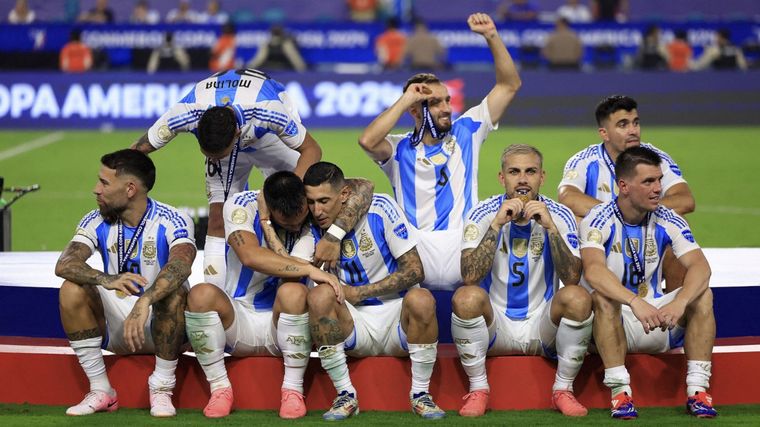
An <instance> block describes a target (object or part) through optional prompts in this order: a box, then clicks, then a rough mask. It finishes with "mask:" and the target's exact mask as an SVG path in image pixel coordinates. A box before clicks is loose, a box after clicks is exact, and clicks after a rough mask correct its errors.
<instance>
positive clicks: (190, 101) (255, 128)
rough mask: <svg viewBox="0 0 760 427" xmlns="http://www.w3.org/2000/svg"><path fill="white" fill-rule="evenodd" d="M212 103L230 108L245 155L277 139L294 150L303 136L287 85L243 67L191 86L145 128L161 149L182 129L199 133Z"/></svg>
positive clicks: (150, 138) (152, 141)
mask: <svg viewBox="0 0 760 427" xmlns="http://www.w3.org/2000/svg"><path fill="white" fill-rule="evenodd" d="M214 106H229V107H231V108H232V109H233V111H234V112H235V117H236V118H237V122H238V126H239V128H240V132H241V135H240V149H241V151H243V152H244V153H247V154H248V155H253V156H255V155H256V154H255V153H256V151H255V150H261V148H263V147H264V146H269V145H276V144H281V143H284V144H285V145H286V146H287V147H289V148H291V149H293V150H295V149H297V148H298V147H300V146H301V144H302V143H303V140H304V137H305V135H306V128H304V126H303V124H301V117H300V116H299V115H298V110H297V109H296V107H295V106H294V105H293V104H292V102H291V101H290V99H289V98H288V96H287V93H286V92H285V87H284V86H283V85H282V84H280V83H279V82H277V81H276V80H273V79H270V78H269V77H268V76H266V75H265V74H263V73H261V72H260V71H257V70H253V69H243V70H228V71H224V72H220V73H217V74H214V75H213V76H211V77H209V78H207V79H205V80H202V81H201V82H199V83H198V84H197V85H195V88H194V89H193V90H191V91H190V92H189V93H188V94H187V95H186V96H185V97H184V98H182V99H181V100H180V101H179V102H178V103H177V104H175V105H174V106H173V107H172V108H170V109H169V111H167V112H166V113H164V115H162V116H161V117H160V118H159V119H158V120H157V121H156V122H155V123H154V124H153V126H151V127H150V129H148V140H149V141H150V144H151V145H152V146H153V147H155V148H156V149H158V148H161V147H163V146H164V145H166V144H167V143H168V142H169V141H171V140H172V139H174V137H175V136H177V134H178V133H180V132H191V133H193V134H194V135H196V136H197V132H198V122H199V121H200V119H201V115H203V113H204V112H205V111H206V110H207V109H209V108H211V107H214ZM241 154H242V153H241ZM259 163H262V161H260V162H259ZM294 166H295V165H294Z"/></svg>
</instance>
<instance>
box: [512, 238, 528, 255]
mask: <svg viewBox="0 0 760 427" xmlns="http://www.w3.org/2000/svg"><path fill="white" fill-rule="evenodd" d="M512 253H513V254H514V255H515V256H516V257H518V258H522V257H524V256H525V254H527V253H528V239H512Z"/></svg>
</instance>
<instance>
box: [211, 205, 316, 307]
mask: <svg viewBox="0 0 760 427" xmlns="http://www.w3.org/2000/svg"><path fill="white" fill-rule="evenodd" d="M258 197H259V192H258V191H243V192H240V193H235V194H234V195H233V196H231V197H230V198H229V199H227V201H226V202H225V203H224V212H223V216H224V235H225V239H229V237H230V234H232V233H233V232H234V231H238V230H242V231H248V232H251V233H253V234H254V235H255V236H256V239H257V240H258V242H259V246H261V247H263V248H266V247H268V246H267V242H266V239H264V233H263V232H262V230H261V222H260V221H259V207H258V204H257V203H256V200H257V198H258ZM275 228H276V230H277V232H278V235H279V237H280V240H281V241H282V242H283V245H284V246H285V249H286V250H287V251H288V252H289V253H290V254H291V255H292V256H294V257H298V258H301V259H304V260H306V261H311V260H312V258H313V257H314V238H313V237H310V238H309V239H302V237H303V236H310V235H311V228H310V227H309V226H308V225H304V226H303V228H302V229H301V232H300V233H290V232H286V231H285V230H283V229H280V228H279V227H275ZM281 281H282V279H280V278H279V277H273V276H268V275H266V274H264V273H260V272H258V271H254V270H252V269H250V268H248V267H246V266H244V265H243V264H242V263H241V262H240V258H238V256H237V254H236V253H235V251H234V250H229V251H227V275H226V282H225V285H224V290H225V292H227V294H228V295H229V296H231V297H232V298H234V299H237V300H240V301H243V302H245V303H247V304H250V305H251V306H253V308H254V309H255V310H256V311H271V310H272V307H273V305H274V297H275V295H276V294H277V287H278V286H279V285H280V283H281Z"/></svg>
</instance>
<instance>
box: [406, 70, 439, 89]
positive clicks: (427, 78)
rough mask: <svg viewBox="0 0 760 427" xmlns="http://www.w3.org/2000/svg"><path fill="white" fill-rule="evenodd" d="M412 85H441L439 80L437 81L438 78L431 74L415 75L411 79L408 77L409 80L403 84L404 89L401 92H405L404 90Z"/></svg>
mask: <svg viewBox="0 0 760 427" xmlns="http://www.w3.org/2000/svg"><path fill="white" fill-rule="evenodd" d="M414 83H441V79H439V78H438V76H436V75H435V74H433V73H419V74H415V75H413V76H412V77H409V80H407V81H406V83H404V89H403V90H402V92H406V90H407V89H408V88H409V85H412V84H414Z"/></svg>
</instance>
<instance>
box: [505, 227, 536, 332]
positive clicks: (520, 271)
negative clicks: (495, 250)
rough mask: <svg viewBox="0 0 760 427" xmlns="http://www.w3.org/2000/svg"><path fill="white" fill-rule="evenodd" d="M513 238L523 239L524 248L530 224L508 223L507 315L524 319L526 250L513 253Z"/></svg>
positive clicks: (528, 239) (525, 307) (526, 304)
mask: <svg viewBox="0 0 760 427" xmlns="http://www.w3.org/2000/svg"><path fill="white" fill-rule="evenodd" d="M515 239H525V244H526V249H527V244H528V242H529V241H530V224H526V225H523V226H520V225H517V224H515V223H514V222H512V223H510V225H509V248H510V250H509V278H508V279H507V286H506V291H507V311H506V314H507V317H509V318H510V319H524V318H525V316H526V315H527V314H528V304H529V302H530V301H529V296H530V294H529V292H528V291H529V289H528V284H529V283H530V270H529V268H528V262H529V260H528V251H527V250H526V252H525V254H523V256H521V257H518V256H517V255H515V252H514V250H512V249H513V248H514V246H513V245H514V242H515Z"/></svg>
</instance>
